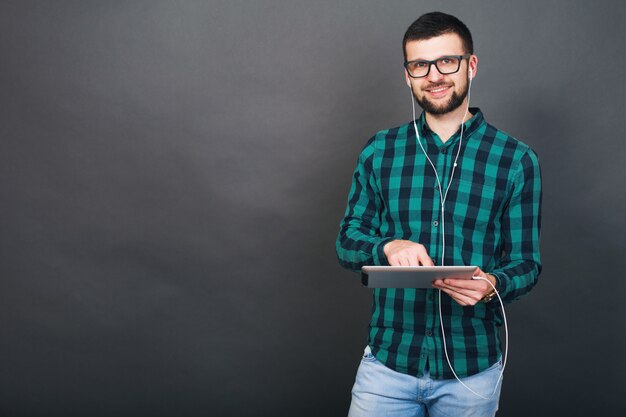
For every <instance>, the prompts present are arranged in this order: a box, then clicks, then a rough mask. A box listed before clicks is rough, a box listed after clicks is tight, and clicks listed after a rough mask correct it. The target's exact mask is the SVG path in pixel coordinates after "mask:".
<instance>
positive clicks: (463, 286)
mask: <svg viewBox="0 0 626 417" xmlns="http://www.w3.org/2000/svg"><path fill="white" fill-rule="evenodd" d="M474 276H475V277H483V278H486V279H488V280H489V282H491V283H492V284H493V285H494V286H495V285H496V278H495V277H494V276H493V275H488V274H485V273H484V272H483V271H481V269H480V268H476V271H474ZM433 287H434V288H437V289H440V290H441V291H443V292H445V293H446V294H448V295H449V296H450V297H452V298H453V299H454V300H455V301H456V302H457V303H459V304H460V305H462V306H464V307H465V306H473V305H476V303H478V302H479V301H480V300H482V299H483V297H485V296H486V295H488V294H490V293H491V292H492V291H493V288H492V287H491V285H489V284H488V283H486V282H485V281H483V280H482V279H455V278H446V279H443V280H441V279H438V280H435V282H433Z"/></svg>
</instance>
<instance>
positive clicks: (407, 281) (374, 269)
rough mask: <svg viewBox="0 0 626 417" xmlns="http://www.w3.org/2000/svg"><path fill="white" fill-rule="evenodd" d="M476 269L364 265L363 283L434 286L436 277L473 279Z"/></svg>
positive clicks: (407, 286) (375, 285)
mask: <svg viewBox="0 0 626 417" xmlns="http://www.w3.org/2000/svg"><path fill="white" fill-rule="evenodd" d="M475 270H476V267H475V266H364V267H363V268H361V283H362V284H363V286H365V287H369V288H432V282H433V281H434V280H436V279H441V278H459V279H472V275H473V272H474V271H475Z"/></svg>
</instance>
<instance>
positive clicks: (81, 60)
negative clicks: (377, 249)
mask: <svg viewBox="0 0 626 417" xmlns="http://www.w3.org/2000/svg"><path fill="white" fill-rule="evenodd" d="M432 10H441V11H445V12H449V13H453V14H456V15H458V16H459V17H460V18H461V19H462V20H464V21H465V22H466V23H467V25H468V26H469V27H470V29H471V30H472V31H473V34H474V38H475V44H476V52H477V54H478V56H479V71H478V77H477V78H476V80H475V83H474V84H473V92H472V101H473V105H476V106H479V107H481V108H482V110H483V111H484V113H485V116H486V118H487V120H488V121H490V122H491V123H493V124H494V125H496V126H497V127H499V128H501V129H503V130H505V131H507V132H508V133H510V134H512V135H514V136H516V137H518V138H520V139H522V140H524V141H525V142H527V143H528V144H530V145H531V146H532V147H533V148H534V149H535V150H536V151H537V152H538V153H539V156H540V160H541V163H542V167H543V177H544V206H543V215H544V217H543V224H544V228H543V234H542V238H543V239H542V252H543V261H544V270H543V273H542V275H541V277H540V282H539V284H538V286H537V287H536V288H535V290H534V291H533V292H532V293H531V295H529V296H528V297H527V298H525V299H523V300H520V301H519V302H518V303H516V304H513V305H511V307H510V308H509V309H508V317H509V322H510V330H511V339H510V342H511V347H510V360H509V366H508V368H507V371H506V373H505V381H504V388H503V393H502V399H501V411H500V413H499V414H498V415H499V416H529V415H532V416H554V415H568V416H590V415H602V416H617V415H623V414H621V413H620V410H622V412H623V406H622V405H621V403H622V401H621V400H622V398H621V396H622V395H623V389H624V383H623V376H624V374H625V373H626V366H625V363H626V361H625V360H624V356H623V352H624V350H626V343H625V340H626V337H625V335H624V322H625V320H624V318H625V317H626V308H625V307H624V302H623V301H622V300H623V293H624V291H625V289H626V286H625V284H624V272H623V271H624V269H623V268H618V263H619V262H620V261H622V260H623V257H624V255H625V254H626V251H625V247H624V241H625V239H624V234H625V233H626V228H625V222H624V213H625V212H626V202H625V198H624V195H625V194H624V190H623V188H622V187H623V180H624V178H626V175H625V174H626V173H625V169H624V165H625V164H624V160H625V159H626V145H625V144H624V138H625V137H626V131H625V130H626V129H625V128H624V123H623V114H624V103H625V101H626V94H625V93H626V88H625V85H624V68H625V65H626V54H625V52H626V51H625V48H624V39H625V38H626V29H625V26H626V25H624V22H625V21H626V8H625V6H624V5H623V3H622V2H618V1H606V2H600V1H596V2H590V1H582V0H581V1H567V0H558V1H556V0H542V1H536V2H535V1H533V2H502V1H496V0H493V1H472V2H466V1H460V0H459V1H394V2H380V1H371V0H370V1H357V0H353V1H326V0H324V1H314V2H313V1H294V0H284V1H281V0H272V1H258V2H255V1H248V2H244V1H225V0H224V1H207V2H201V1H125V2H121V1H55V2H47V1H39V2H30V1H2V2H1V3H0V87H1V89H0V274H1V275H0V414H1V415H2V416H28V417H38V416H208V415H214V416H342V415H345V414H346V411H347V408H348V404H349V400H350V388H351V385H352V383H353V379H354V374H355V371H356V368H357V366H358V362H359V358H360V354H361V352H362V348H363V346H364V343H365V336H366V331H367V329H366V326H367V321H368V317H369V313H370V297H371V294H370V292H369V290H367V289H363V288H361V287H360V286H359V282H358V276H357V275H355V274H352V273H349V272H347V271H344V270H342V269H340V267H339V266H338V265H337V263H336V259H335V254H334V240H335V236H336V233H337V229H338V222H339V220H340V218H341V216H342V214H343V210H344V207H345V203H346V196H347V192H348V188H349V183H350V175H351V172H352V169H353V167H354V164H355V161H356V157H357V154H358V152H359V150H360V149H361V147H362V146H363V145H364V143H365V142H366V141H367V139H368V138H369V137H370V136H371V135H372V134H373V133H375V132H376V131H377V130H380V129H383V128H387V127H391V126H396V125H398V124H401V123H403V122H406V121H407V120H409V119H410V101H409V94H408V91H407V89H406V87H405V85H404V82H403V78H402V77H403V75H402V66H401V63H402V52H401V38H402V35H403V34H404V31H405V29H406V27H407V26H408V25H409V24H410V23H411V22H412V21H413V20H414V19H415V18H416V17H417V16H419V15H420V14H422V13H424V12H427V11H432Z"/></svg>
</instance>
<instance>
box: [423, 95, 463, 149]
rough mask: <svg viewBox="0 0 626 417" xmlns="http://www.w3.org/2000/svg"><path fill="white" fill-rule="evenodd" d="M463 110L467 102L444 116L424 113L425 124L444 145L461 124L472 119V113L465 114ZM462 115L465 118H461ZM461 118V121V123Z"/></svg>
mask: <svg viewBox="0 0 626 417" xmlns="http://www.w3.org/2000/svg"><path fill="white" fill-rule="evenodd" d="M466 100H467V99H466ZM465 109H467V101H465V102H463V104H461V105H460V106H459V107H457V108H456V109H454V110H453V111H451V112H449V113H446V114H431V113H426V123H428V127H430V129H431V130H432V131H433V132H435V133H436V134H437V136H439V139H441V141H442V142H444V143H445V142H447V141H448V139H450V138H451V137H452V135H454V134H455V133H456V131H457V130H459V127H461V123H465V122H467V121H468V120H469V119H471V118H472V116H473V115H472V113H470V112H469V111H468V112H467V114H465ZM464 115H465V117H464V118H463V116H464ZM462 118H463V121H461V119H462Z"/></svg>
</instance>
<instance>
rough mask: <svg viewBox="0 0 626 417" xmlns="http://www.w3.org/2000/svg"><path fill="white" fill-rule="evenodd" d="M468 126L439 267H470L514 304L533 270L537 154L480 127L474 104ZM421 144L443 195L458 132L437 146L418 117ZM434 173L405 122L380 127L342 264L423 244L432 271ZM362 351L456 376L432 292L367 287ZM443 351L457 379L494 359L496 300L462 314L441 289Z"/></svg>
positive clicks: (436, 216)
mask: <svg viewBox="0 0 626 417" xmlns="http://www.w3.org/2000/svg"><path fill="white" fill-rule="evenodd" d="M470 111H471V112H472V114H473V115H474V116H473V117H472V119H470V120H469V121H467V122H466V123H465V127H464V134H463V141H462V146H461V151H460V155H459V159H458V166H457V168H456V171H455V173H454V176H453V180H452V183H451V185H450V189H449V192H448V195H447V198H446V201H445V214H444V216H445V218H444V220H445V233H446V238H445V244H446V248H445V259H444V264H445V265H476V266H478V267H480V268H481V269H482V270H483V271H485V272H488V273H490V274H492V275H494V276H495V277H496V279H497V288H498V291H499V292H500V296H501V297H502V299H503V300H504V302H505V303H510V302H511V301H513V300H516V299H518V298H519V297H521V296H523V295H524V294H526V293H527V292H529V291H530V290H531V289H532V287H533V286H534V285H535V283H536V282H537V277H538V275H539V272H540V271H541V263H540V259H539V229H540V226H541V217H540V210H541V174H540V170H539V162H538V159H537V155H536V154H535V153H534V152H533V150H532V149H531V148H530V147H528V146H527V145H525V144H524V143H522V142H520V141H518V140H516V139H514V138H512V137H510V136H508V135H507V134H506V133H503V132H501V131H499V130H498V129H496V128H495V127H493V126H491V125H489V124H488V123H487V122H486V121H485V119H484V118H483V115H482V112H481V111H480V109H477V108H473V109H470ZM418 129H419V132H420V138H421V141H422V145H423V146H424V148H425V150H426V152H427V153H428V156H429V157H430V159H431V160H432V162H433V164H434V165H435V167H436V168H437V172H438V174H439V178H440V180H441V183H442V188H443V191H444V193H445V189H446V187H447V185H448V183H449V181H450V173H451V170H452V164H453V163H454V158H455V156H456V153H457V150H458V146H459V133H460V130H459V131H457V132H456V134H455V135H453V136H452V137H451V138H450V139H449V140H448V141H446V142H445V143H443V142H442V141H441V140H440V139H439V137H438V136H437V135H436V134H435V133H434V132H433V131H432V130H430V129H429V127H428V125H427V124H426V122H425V119H424V114H422V116H421V117H420V119H419V120H418ZM439 200H440V197H439V191H438V188H437V182H436V178H435V174H434V172H433V169H432V167H431V165H430V164H429V162H428V160H427V159H426V157H425V156H424V153H423V152H422V149H421V148H420V146H419V144H418V142H417V140H416V137H415V131H414V128H413V122H410V123H407V124H404V125H402V126H400V127H397V128H393V129H388V130H383V131H380V132H378V133H377V134H376V135H375V136H374V137H372V138H371V139H370V140H369V141H368V142H367V144H366V146H365V148H364V149H363V151H362V152H361V154H360V155H359V158H358V163H357V167H356V169H355V171H354V176H353V179H352V186H351V188H350V193H349V197H348V207H347V209H346V212H345V216H344V218H343V220H342V221H341V224H340V231H339V236H338V238H337V245H336V249H337V256H338V258H339V262H340V264H341V265H342V266H344V267H345V268H348V269H351V270H354V271H359V270H360V268H361V267H362V266H363V265H388V263H387V259H386V257H385V254H384V252H383V247H384V245H385V244H386V243H388V242H390V241H391V240H394V239H406V240H411V241H413V242H418V243H421V244H423V245H424V246H425V247H426V249H427V250H428V253H429V255H430V257H431V258H432V259H433V261H434V262H435V264H436V265H441V253H442V251H441V244H442V239H441V218H440V217H441V204H440V201H439ZM373 295H374V297H373V298H374V299H373V307H372V319H371V322H370V326H369V341H368V343H369V345H370V347H371V349H372V352H373V353H374V355H375V356H376V358H378V360H380V361H381V362H382V363H384V364H385V365H386V366H387V367H389V368H391V369H394V370H396V371H398V372H403V373H406V374H410V375H414V376H422V375H423V374H424V371H425V369H426V366H428V369H429V372H430V375H431V377H432V378H434V379H448V378H453V377H454V375H453V374H452V372H451V370H450V367H449V366H448V363H447V361H446V357H445V354H444V348H443V343H442V334H441V329H440V321H439V305H438V303H439V301H438V299H439V297H438V293H437V290H435V289H426V290H420V289H411V288H405V289H401V288H399V289H375V290H374V294H373ZM441 297H442V298H441V299H442V319H443V324H444V328H445V337H446V344H447V351H448V355H449V357H450V361H451V362H452V365H453V367H454V370H455V372H456V373H457V375H458V376H459V377H464V376H469V375H473V374H476V373H478V372H481V371H483V370H485V369H487V368H488V367H490V366H491V365H493V364H494V363H495V362H496V361H498V359H499V358H500V357H501V347H500V340H499V332H498V329H499V327H500V326H501V324H502V315H501V312H500V310H499V306H500V304H499V302H498V300H497V298H495V299H494V300H492V301H490V302H489V303H478V304H476V305H475V306H473V307H462V306H460V305H459V304H457V303H456V301H454V300H453V299H452V298H450V297H449V296H448V295H447V294H445V293H442V295H441Z"/></svg>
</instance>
